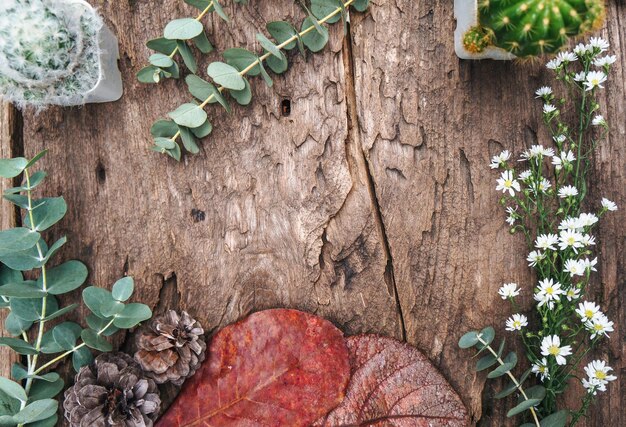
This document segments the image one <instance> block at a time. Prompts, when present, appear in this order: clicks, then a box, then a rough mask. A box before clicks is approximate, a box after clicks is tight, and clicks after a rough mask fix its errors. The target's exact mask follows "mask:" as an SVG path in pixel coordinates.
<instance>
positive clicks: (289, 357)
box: [157, 310, 350, 427]
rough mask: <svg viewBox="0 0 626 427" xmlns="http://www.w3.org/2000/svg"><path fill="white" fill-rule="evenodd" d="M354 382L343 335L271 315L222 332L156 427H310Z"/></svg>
mask: <svg viewBox="0 0 626 427" xmlns="http://www.w3.org/2000/svg"><path fill="white" fill-rule="evenodd" d="M349 378H350V365H349V359H348V350H347V348H346V344H345V341H344V339H343V334H342V333H341V331H340V330H339V329H337V328H335V327H334V326H333V325H332V324H331V323H330V322H328V321H327V320H324V319H322V318H320V317H317V316H313V315H311V314H307V313H303V312H300V311H296V310H266V311H261V312H259V313H255V314H252V315H250V316H248V317H247V318H246V319H244V320H242V321H240V322H238V323H235V324H233V325H230V326H227V327H225V328H224V329H222V330H221V331H219V332H218V333H217V334H216V335H215V337H214V338H213V340H212V341H211V345H210V348H209V358H208V360H207V361H205V362H204V364H203V365H202V367H201V368H200V369H199V371H198V372H197V373H196V374H195V375H194V376H193V377H192V378H191V379H189V380H187V382H185V385H184V386H183V389H182V391H181V393H180V395H179V396H178V398H177V400H176V401H175V402H174V404H173V405H172V406H171V407H170V409H169V410H168V411H167V413H166V414H165V415H164V416H163V417H162V418H161V420H160V421H159V422H158V424H157V427H177V426H308V425H311V423H312V422H314V421H315V420H316V419H318V418H319V417H321V416H323V415H324V414H326V413H328V411H330V410H331V409H333V408H334V407H336V406H337V405H338V404H339V403H340V402H341V401H342V400H343V397H344V392H345V389H346V386H347V384H348V380H349Z"/></svg>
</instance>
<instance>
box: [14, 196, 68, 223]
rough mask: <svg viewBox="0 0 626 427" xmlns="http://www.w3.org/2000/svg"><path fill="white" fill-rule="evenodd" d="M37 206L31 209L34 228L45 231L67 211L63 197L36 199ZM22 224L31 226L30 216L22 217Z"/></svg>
mask: <svg viewBox="0 0 626 427" xmlns="http://www.w3.org/2000/svg"><path fill="white" fill-rule="evenodd" d="M36 203H37V205H38V206H37V208H35V209H34V210H33V211H32V214H33V221H34V228H35V230H36V231H45V230H47V229H48V228H50V227H52V226H53V225H54V224H56V223H57V222H59V221H60V220H61V219H62V218H63V217H64V216H65V213H66V212H67V204H66V203H65V200H64V199H63V197H47V198H43V199H40V200H37V201H36ZM24 224H26V226H27V227H29V228H33V224H31V223H30V216H29V215H26V216H25V217H24Z"/></svg>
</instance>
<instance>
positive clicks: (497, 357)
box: [478, 335, 540, 427]
mask: <svg viewBox="0 0 626 427" xmlns="http://www.w3.org/2000/svg"><path fill="white" fill-rule="evenodd" d="M478 341H480V343H481V344H482V345H483V346H485V348H486V349H487V350H489V352H490V353H491V354H492V355H493V356H494V357H495V358H496V359H497V360H498V363H499V364H500V365H501V366H502V365H504V361H503V360H502V359H501V358H500V356H498V353H496V352H495V350H494V349H493V348H491V346H490V345H489V344H487V341H485V340H483V339H482V338H481V337H480V335H478ZM507 375H508V376H509V378H510V379H511V381H513V384H515V388H516V389H518V390H519V391H520V393H521V394H522V396H523V397H524V400H529V399H528V396H527V395H526V392H524V389H523V388H522V385H521V384H520V383H519V381H517V379H516V378H515V376H514V375H513V374H512V373H511V371H507ZM530 412H531V413H532V415H533V419H534V421H535V425H536V426H537V427H540V424H539V418H537V413H536V412H535V408H533V407H532V406H531V407H530Z"/></svg>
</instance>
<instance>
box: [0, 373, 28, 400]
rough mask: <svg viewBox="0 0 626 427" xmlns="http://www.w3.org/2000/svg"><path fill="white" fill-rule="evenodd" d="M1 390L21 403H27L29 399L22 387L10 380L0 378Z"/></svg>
mask: <svg viewBox="0 0 626 427" xmlns="http://www.w3.org/2000/svg"><path fill="white" fill-rule="evenodd" d="M0 390H2V391H3V392H5V393H6V394H7V395H9V396H10V397H13V398H15V399H17V400H19V401H20V402H26V400H27V399H28V398H27V396H26V392H25V391H24V389H23V388H22V386H21V385H19V384H18V383H16V382H15V381H11V380H10V379H8V378H4V377H0Z"/></svg>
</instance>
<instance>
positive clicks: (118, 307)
mask: <svg viewBox="0 0 626 427" xmlns="http://www.w3.org/2000/svg"><path fill="white" fill-rule="evenodd" d="M123 309H124V303H121V302H119V301H115V300H107V301H104V302H103V303H102V305H101V306H100V312H101V313H102V315H103V316H106V317H111V316H115V315H116V314H118V313H120V312H121V311H122V310H123Z"/></svg>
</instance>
